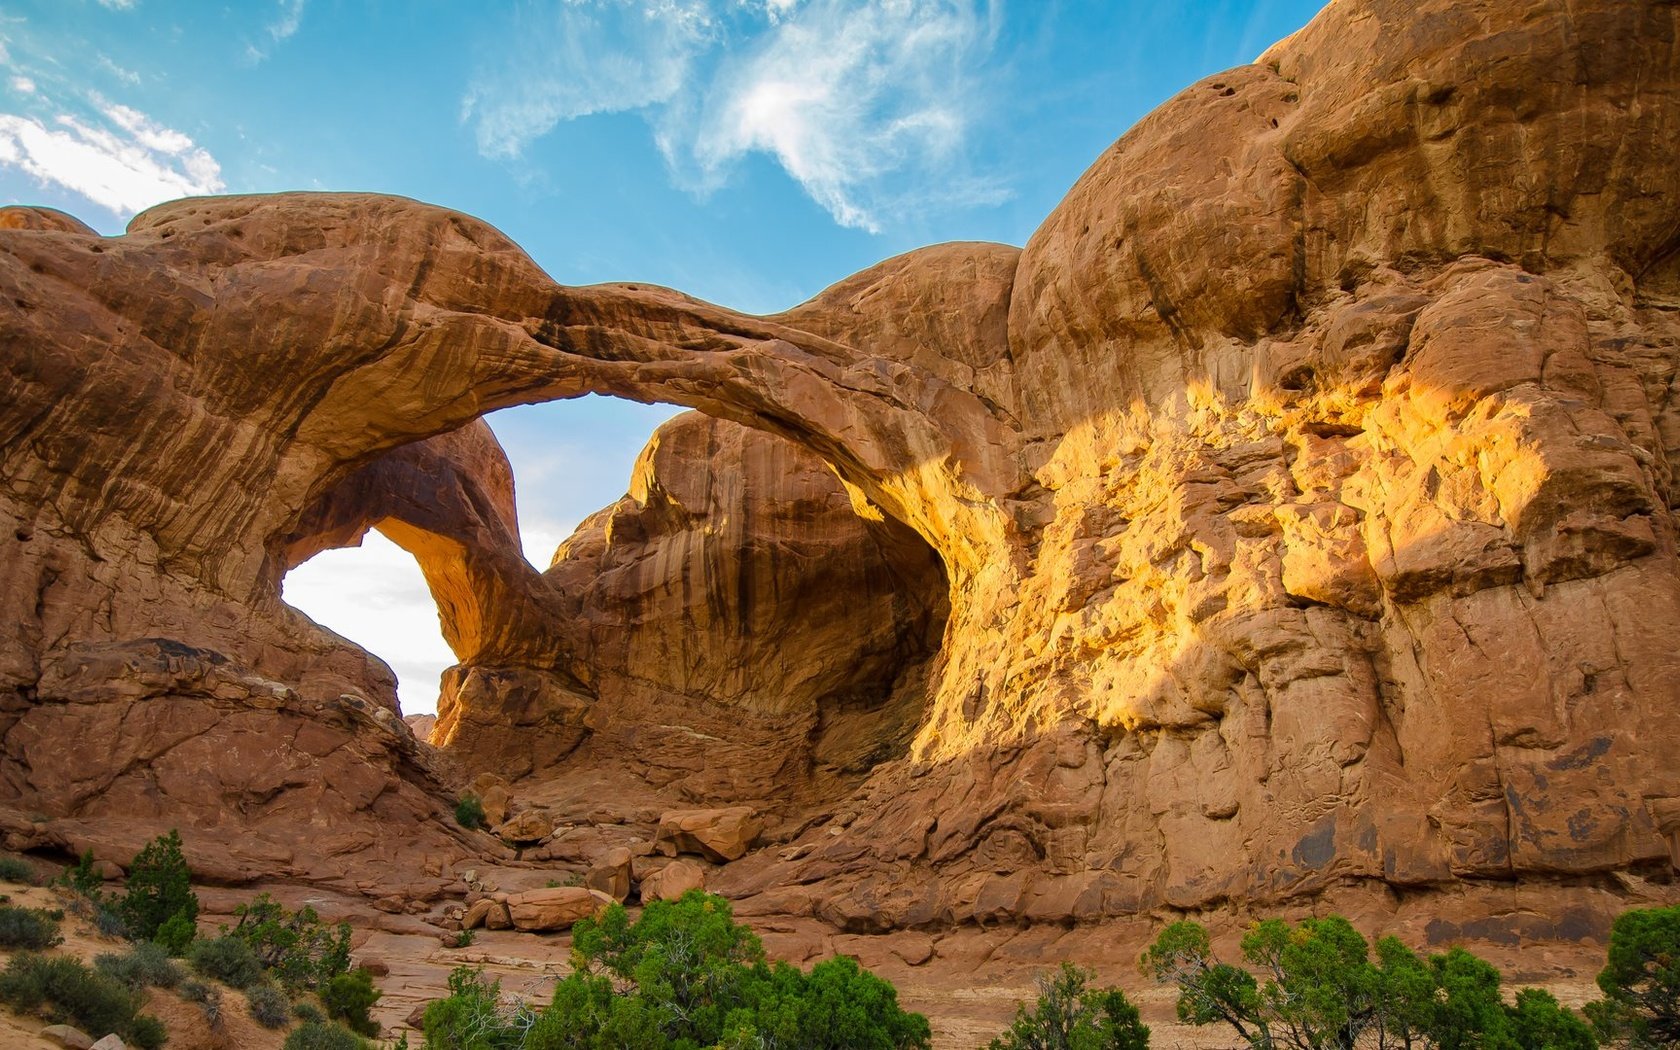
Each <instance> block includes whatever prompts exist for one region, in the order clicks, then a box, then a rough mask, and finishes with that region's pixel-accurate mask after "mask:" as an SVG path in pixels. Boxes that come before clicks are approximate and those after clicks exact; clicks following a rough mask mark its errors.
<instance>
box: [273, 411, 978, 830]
mask: <svg viewBox="0 0 1680 1050" xmlns="http://www.w3.org/2000/svg"><path fill="white" fill-rule="evenodd" d="M585 404H586V405H587V404H588V402H586V403H585ZM571 410H572V409H571V408H570V406H568V407H564V408H563V407H561V406H543V407H542V408H540V409H538V408H537V407H536V406H533V407H532V408H528V409H521V410H519V411H520V413H521V415H522V418H523V419H524V421H525V422H526V423H529V422H530V419H531V416H532V413H533V412H542V413H562V412H567V411H571ZM586 411H587V409H586ZM661 415H664V413H663V412H661V411H658V410H650V411H648V412H643V413H640V414H638V415H637V416H636V418H640V419H644V420H645V419H649V418H652V419H657V418H658V417H659V416H661ZM551 418H552V417H551ZM504 429H505V428H504ZM609 458H610V457H609ZM539 466H540V464H539ZM513 471H514V467H513V464H512V463H510V461H509V457H508V456H507V455H506V453H505V452H504V450H503V448H502V446H501V445H500V444H499V443H498V442H497V439H496V435H495V434H494V433H493V432H492V430H491V428H490V426H489V425H488V424H487V423H486V422H485V421H483V420H479V421H475V422H473V423H471V424H468V425H467V426H465V427H462V428H460V429H458V430H456V431H451V432H449V433H446V434H442V435H438V436H435V437H432V438H428V439H425V440H423V441H418V442H413V443H411V444H409V445H405V446H400V447H399V448H397V449H394V450H391V451H390V452H388V453H385V454H384V455H382V456H380V457H377V458H375V459H373V460H371V461H369V462H367V463H365V464H363V465H362V466H361V467H359V468H358V469H357V470H355V471H354V472H352V473H351V474H350V475H348V476H346V477H345V478H344V479H343V480H341V481H340V482H339V483H338V484H337V485H336V486H334V487H333V488H331V489H329V490H328V491H327V492H326V493H324V494H323V495H322V496H321V497H320V498H318V499H317V500H316V501H315V502H314V503H312V504H311V505H310V506H309V507H308V508H307V509H306V511H305V512H304V513H303V514H302V515H301V516H300V519H299V522H298V525H297V526H296V528H295V529H294V530H293V532H292V533H291V534H290V535H289V536H288V537H286V541H285V544H284V551H285V560H286V561H287V562H288V563H289V564H294V565H295V564H296V563H298V562H299V560H300V559H306V558H308V557H310V556H312V555H313V554H315V553H316V552H317V551H319V550H321V549H324V548H330V547H334V546H338V545H341V544H345V543H351V542H355V541H356V540H357V539H359V538H360V537H361V536H363V535H364V534H366V533H367V532H368V531H369V530H370V529H372V530H377V531H378V532H379V533H381V534H383V535H384V536H385V537H388V538H389V539H390V540H391V541H393V542H394V543H395V544H397V545H398V546H400V547H402V548H403V549H404V550H406V551H407V552H408V553H409V554H411V555H413V557H414V560H415V561H416V562H418V564H419V566H420V569H421V572H422V573H423V574H424V576H425V580H426V584H427V587H428V588H429V590H430V592H431V595H432V598H433V599H434V600H435V603H436V608H437V616H438V620H439V622H440V624H441V628H442V632H443V635H444V637H445V639H446V640H447V642H448V645H449V647H450V649H451V650H452V651H453V653H454V656H455V663H454V665H453V666H451V667H449V668H448V669H447V670H445V671H444V673H443V675H442V680H441V688H440V693H439V695H438V698H437V699H438V704H437V707H438V721H437V723H436V725H435V728H430V733H429V736H430V739H431V742H433V743H434V744H437V745H439V746H441V747H443V748H444V749H446V751H447V752H448V753H449V754H451V755H452V756H454V757H455V759H456V760H457V762H458V763H459V764H460V765H461V766H462V767H463V768H464V769H466V770H468V771H473V772H476V771H495V772H497V773H500V774H502V775H511V776H513V777H524V776H532V775H535V776H537V778H538V779H541V780H545V781H548V780H555V779H557V778H558V779H560V780H565V781H569V782H572V783H574V784H575V783H576V782H578V781H580V780H585V781H587V780H594V779H596V778H600V777H608V778H609V779H610V780H611V781H612V782H613V784H614V787H613V790H614V791H615V792H621V791H622V790H623V787H622V784H623V782H624V777H623V774H626V773H629V774H632V775H633V776H634V778H636V779H639V780H641V781H643V782H645V783H647V784H648V786H649V789H650V791H653V792H660V791H663V790H665V789H669V791H666V792H665V796H664V797H667V798H668V797H669V796H670V793H671V792H675V794H676V795H677V796H679V797H682V798H686V799H689V800H693V801H705V802H718V801H753V802H758V803H761V804H766V805H773V806H777V805H782V804H786V803H797V802H798V801H800V800H802V799H807V798H817V797H821V796H823V795H825V794H831V793H832V791H833V790H834V789H835V788H836V787H839V786H842V785H845V784H850V783H855V782H856V781H858V780H860V779H861V778H862V777H863V776H864V775H866V774H867V773H868V772H869V771H870V770H871V769H873V768H874V767H875V766H877V765H878V764H880V763H881V762H883V761H886V760H889V759H892V758H897V757H900V756H902V755H904V754H905V753H906V752H907V751H908V748H909V745H910V741H911V739H912V737H913V736H914V734H915V732H916V730H917V729H918V728H919V727H920V726H921V723H922V720H923V718H924V717H925V715H926V711H927V705H928V697H929V668H930V666H931V664H932V662H933V661H934V659H935V657H936V654H937V652H938V649H939V645H940V642H941V639H942V636H943V632H944V628H945V621H946V616H947V611H948V602H949V599H948V592H949V583H948V581H947V579H946V576H945V571H944V567H943V564H942V562H941V560H940V558H939V556H938V555H937V554H936V553H935V552H934V551H933V550H932V548H931V547H929V546H928V544H927V543H926V541H924V540H923V539H922V538H921V537H920V536H918V535H917V534H916V533H915V532H914V531H913V530H911V529H910V528H908V527H906V526H904V525H903V524H901V523H899V522H897V521H895V520H893V519H890V518H887V517H885V516H884V515H881V514H880V513H879V512H878V511H874V510H873V508H868V507H865V508H864V510H865V513H864V514H861V515H860V513H859V507H858V505H857V503H856V502H855V500H856V497H855V494H854V493H852V492H849V491H848V489H847V487H846V486H845V485H844V484H842V483H841V482H840V480H839V479H838V478H837V477H836V476H835V474H834V472H833V470H832V469H831V468H830V467H829V466H828V464H826V463H825V462H824V461H823V460H821V459H819V458H818V457H817V456H816V455H814V454H813V453H811V452H809V451H807V450H805V449H803V448H800V447H799V446H797V445H795V444H793V443H792V442H790V441H787V440H785V439H783V438H780V437H776V436H774V435H772V434H768V433H764V432H762V431H758V430H753V429H750V428H747V427H744V426H742V425H740V424H737V423H732V422H729V421H727V420H722V419H718V418H714V417H711V416H707V415H703V414H701V413H697V412H686V413H682V414H680V415H677V416H674V417H671V418H667V419H665V421H664V422H663V423H661V424H660V425H659V426H658V428H657V429H656V430H655V431H654V433H653V434H652V436H651V438H649V439H648V440H647V442H646V444H645V446H644V447H642V448H641V450H640V452H639V454H637V455H636V456H635V459H634V462H633V465H631V464H626V465H624V467H623V469H622V471H621V472H620V474H619V477H618V483H617V489H618V491H620V492H624V493H625V494H624V495H623V496H622V497H621V498H619V499H617V500H616V501H612V500H610V499H602V500H600V502H601V503H603V504H606V505H605V506H603V507H601V508H600V509H598V510H596V511H594V513H591V514H588V515H587V516H585V517H584V518H583V520H582V521H581V522H579V523H578V524H577V525H576V527H575V528H574V529H573V530H572V531H571V532H570V534H569V535H568V536H565V537H564V538H562V539H561V541H560V542H559V543H558V544H556V545H554V546H553V548H552V555H551V556H547V557H545V556H544V555H542V554H541V553H539V551H538V550H537V549H532V548H533V547H537V546H540V547H548V546H549V544H547V543H546V542H543V541H542V540H538V541H537V542H536V544H532V543H530V542H528V541H527V542H526V543H525V544H524V548H525V549H523V550H522V535H521V528H520V524H521V518H520V513H519V509H518V508H517V507H516V500H515V493H516V491H517V488H516V485H515V483H514V473H513ZM533 473H535V472H533ZM548 480H549V482H551V483H557V484H564V483H565V482H564V480H563V479H561V478H558V477H555V478H551V479H548ZM541 483H543V479H541V478H540V477H536V478H533V479H532V481H531V483H530V484H529V485H528V486H527V487H528V488H534V487H536V486H537V485H538V484H541ZM626 490H627V491H626ZM520 502H521V503H522V504H523V505H524V506H525V507H526V508H533V507H537V508H541V507H548V508H549V509H552V505H551V504H550V503H548V502H547V501H545V500H544V499H543V498H542V493H540V492H527V494H526V496H525V498H524V499H523V500H522V501H520ZM537 516H538V522H537V525H538V532H539V533H540V532H541V531H542V530H543V529H549V530H553V529H554V528H555V526H556V525H563V524H565V522H564V520H563V517H564V516H563V515H561V516H555V515H553V514H545V513H544V512H543V511H541V510H539V513H538V515H537ZM553 535H554V533H553V531H550V532H549V535H548V537H547V538H548V539H552V538H553ZM533 563H535V564H533ZM555 790H560V789H559V788H556V789H555Z"/></svg>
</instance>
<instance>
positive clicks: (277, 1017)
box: [245, 984, 292, 1028]
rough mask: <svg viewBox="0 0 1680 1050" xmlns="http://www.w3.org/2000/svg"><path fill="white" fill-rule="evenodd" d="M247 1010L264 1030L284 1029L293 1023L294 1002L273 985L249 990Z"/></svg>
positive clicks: (246, 995)
mask: <svg viewBox="0 0 1680 1050" xmlns="http://www.w3.org/2000/svg"><path fill="white" fill-rule="evenodd" d="M245 1009H246V1010H247V1011H249V1012H250V1014H251V1017H252V1019H254V1020H255V1021H256V1022H257V1023H258V1024H260V1025H262V1026H263V1027H264V1028H284V1027H286V1026H287V1025H289V1024H291V1023H292V1001H291V1000H290V999H288V998H287V997H286V993H285V992H283V991H281V990H280V989H279V988H276V987H275V986H274V985H272V984H259V985H254V986H252V987H251V988H249V989H247V990H246V992H245Z"/></svg>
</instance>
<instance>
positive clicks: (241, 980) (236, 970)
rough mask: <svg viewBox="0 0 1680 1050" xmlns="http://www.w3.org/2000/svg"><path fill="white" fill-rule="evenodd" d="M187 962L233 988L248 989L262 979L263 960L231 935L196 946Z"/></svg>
mask: <svg viewBox="0 0 1680 1050" xmlns="http://www.w3.org/2000/svg"><path fill="white" fill-rule="evenodd" d="M187 962H189V963H190V964H191V965H192V968H193V969H195V970H197V971H198V972H199V973H201V974H203V975H204V976H206V977H210V978H214V979H215V980H218V981H220V982H222V983H223V984H225V985H227V986H228V987H230V988H241V989H243V988H249V987H251V986H252V985H253V984H257V983H258V982H260V981H261V980H262V979H263V965H262V960H261V959H258V958H257V954H256V953H255V952H253V951H252V950H251V946H250V945H249V944H246V943H245V942H244V941H242V940H240V939H239V938H238V937H235V936H233V935H232V934H225V935H223V936H221V937H217V938H215V939H213V940H208V941H199V942H197V943H195V944H194V945H193V946H192V950H191V951H189V952H188V953H187Z"/></svg>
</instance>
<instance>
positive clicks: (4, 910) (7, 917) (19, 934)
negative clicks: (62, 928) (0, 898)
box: [0, 904, 63, 951]
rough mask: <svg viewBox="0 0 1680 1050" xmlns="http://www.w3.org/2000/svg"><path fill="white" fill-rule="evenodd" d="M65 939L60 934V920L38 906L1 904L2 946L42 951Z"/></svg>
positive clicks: (0, 928) (0, 935)
mask: <svg viewBox="0 0 1680 1050" xmlns="http://www.w3.org/2000/svg"><path fill="white" fill-rule="evenodd" d="M61 940H63V938H62V937H60V936H59V935H58V922H57V920H55V919H54V918H53V917H52V916H51V915H49V914H47V913H46V912H44V911H41V910H39V909H36V908H19V907H16V906H14V905H11V904H0V948H27V949H30V950H33V951H40V950H41V949H42V948H51V947H52V946H53V945H55V944H57V943H59V942H60V941H61Z"/></svg>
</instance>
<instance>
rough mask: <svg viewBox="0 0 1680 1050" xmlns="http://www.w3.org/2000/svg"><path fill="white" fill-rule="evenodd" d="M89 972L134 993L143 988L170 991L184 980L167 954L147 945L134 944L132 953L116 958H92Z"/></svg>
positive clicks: (179, 968) (182, 974)
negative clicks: (167, 989) (102, 975)
mask: <svg viewBox="0 0 1680 1050" xmlns="http://www.w3.org/2000/svg"><path fill="white" fill-rule="evenodd" d="M93 968H94V969H96V970H98V971H99V972H100V973H102V974H104V975H105V976H107V977H113V978H115V979H117V980H119V981H121V982H122V983H123V984H125V985H127V986H128V987H129V988H131V989H133V990H134V991H137V992H138V991H140V990H141V989H143V988H174V987H175V986H176V985H178V984H180V983H181V981H182V980H183V979H185V977H186V975H185V974H184V973H182V972H181V967H180V966H179V965H177V964H176V963H175V961H174V960H173V959H171V958H170V957H169V954H168V953H167V952H165V951H164V950H163V948H162V947H161V946H159V945H157V944H153V943H152V942H150V941H143V942H141V943H139V944H136V945H135V946H134V948H133V950H132V951H128V952H124V953H122V954H120V955H118V954H115V953H107V954H104V955H99V956H95V957H94V960H93Z"/></svg>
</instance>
